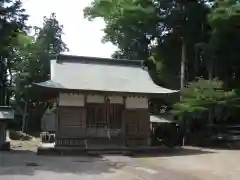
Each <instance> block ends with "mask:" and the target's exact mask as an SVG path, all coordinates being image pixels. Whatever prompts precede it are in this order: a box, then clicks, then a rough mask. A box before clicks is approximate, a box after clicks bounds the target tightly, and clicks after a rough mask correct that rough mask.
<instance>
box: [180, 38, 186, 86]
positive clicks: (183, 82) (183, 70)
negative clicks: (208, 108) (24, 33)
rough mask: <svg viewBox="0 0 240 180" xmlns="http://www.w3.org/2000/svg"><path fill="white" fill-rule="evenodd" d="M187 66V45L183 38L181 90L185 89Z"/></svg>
mask: <svg viewBox="0 0 240 180" xmlns="http://www.w3.org/2000/svg"><path fill="white" fill-rule="evenodd" d="M185 65H186V44H185V42H184V39H183V38H182V55H181V86H180V88H181V90H182V89H183V88H184V87H185Z"/></svg>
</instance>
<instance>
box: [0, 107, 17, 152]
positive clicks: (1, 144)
mask: <svg viewBox="0 0 240 180" xmlns="http://www.w3.org/2000/svg"><path fill="white" fill-rule="evenodd" d="M13 119H14V112H13V110H12V108H11V107H6V106H0V150H8V149H9V148H10V142H8V141H7V139H6V135H7V133H6V129H7V122H8V121H10V120H13Z"/></svg>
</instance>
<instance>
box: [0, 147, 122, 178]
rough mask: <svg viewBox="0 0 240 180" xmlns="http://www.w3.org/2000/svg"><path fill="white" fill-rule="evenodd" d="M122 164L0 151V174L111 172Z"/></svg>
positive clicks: (100, 160) (86, 158)
mask: <svg viewBox="0 0 240 180" xmlns="http://www.w3.org/2000/svg"><path fill="white" fill-rule="evenodd" d="M123 166H124V164H123V163H117V162H110V161H108V160H104V159H103V158H101V157H87V156H85V157H77V156H74V157H61V156H38V155H36V154H35V153H33V152H30V151H19V150H18V151H11V152H1V155H0V167H1V168H0V175H25V176H31V175H35V174H36V173H38V172H39V171H42V172H43V171H44V172H54V173H70V174H85V175H87V174H89V175H95V174H102V173H111V172H113V171H114V170H116V169H120V168H122V167H123Z"/></svg>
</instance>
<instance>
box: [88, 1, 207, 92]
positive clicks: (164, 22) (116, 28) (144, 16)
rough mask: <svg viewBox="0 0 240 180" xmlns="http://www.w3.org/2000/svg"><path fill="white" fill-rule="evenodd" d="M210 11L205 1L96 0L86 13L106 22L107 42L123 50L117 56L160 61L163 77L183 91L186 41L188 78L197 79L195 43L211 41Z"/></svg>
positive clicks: (115, 54) (89, 17)
mask: <svg viewBox="0 0 240 180" xmlns="http://www.w3.org/2000/svg"><path fill="white" fill-rule="evenodd" d="M209 10H210V7H209V5H207V3H206V2H205V1H203V0H202V1H197V0H196V1H184V0H180V1H177V3H175V1H173V0H170V1H165V0H154V1H146V0H137V1H136V0H127V1H126V0H116V1H113V0H100V1H99V0H95V1H93V3H92V5H91V6H89V7H87V8H86V9H85V11H84V12H85V17H87V18H88V19H89V20H92V19H94V18H97V17H101V18H103V19H104V21H105V22H106V28H105V29H104V32H105V36H104V37H103V40H104V41H110V42H112V43H113V44H114V45H116V46H117V47H118V48H119V51H117V52H115V53H114V56H115V57H117V58H122V57H124V58H128V59H141V60H147V59H148V58H149V56H152V57H153V58H154V59H155V62H159V61H160V64H161V65H162V69H161V71H165V73H162V74H164V75H167V76H168V77H171V79H174V80H175V81H176V79H177V80H178V82H179V83H178V86H177V87H176V86H175V87H174V88H179V86H180V78H179V76H180V69H181V68H180V64H181V46H182V42H184V47H185V49H186V58H185V59H188V61H187V62H186V69H187V71H186V72H187V75H186V77H187V79H188V80H193V79H194V78H195V77H196V75H197V74H199V73H196V72H198V70H195V69H194V67H195V66H194V63H195V58H193V57H195V44H196V43H198V42H205V41H206V40H207V39H208V36H207V31H208V25H207V14H208V12H209ZM183 40H184V41H183ZM173 64H174V66H173ZM163 68H165V69H166V70H163ZM166 73H167V74H166ZM176 76H177V77H176ZM164 78H165V77H160V80H161V81H162V83H163V84H165V86H170V87H171V86H174V85H176V83H173V84H171V85H169V84H167V82H171V81H167V82H166V81H164ZM174 80H173V81H174ZM175 81H174V82H175Z"/></svg>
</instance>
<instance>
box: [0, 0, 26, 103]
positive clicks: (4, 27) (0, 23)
mask: <svg viewBox="0 0 240 180" xmlns="http://www.w3.org/2000/svg"><path fill="white" fill-rule="evenodd" d="M27 18H28V15H26V14H25V10H24V9H23V8H22V3H21V1H20V0H2V1H1V2H0V82H1V86H0V105H6V104H9V98H10V95H9V92H8V87H9V86H11V81H10V82H9V81H8V76H9V75H11V68H12V64H13V54H14V48H13V47H14V44H15V43H16V36H17V34H18V33H20V32H24V30H26V26H25V22H26V20H27ZM10 79H11V77H10Z"/></svg>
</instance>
